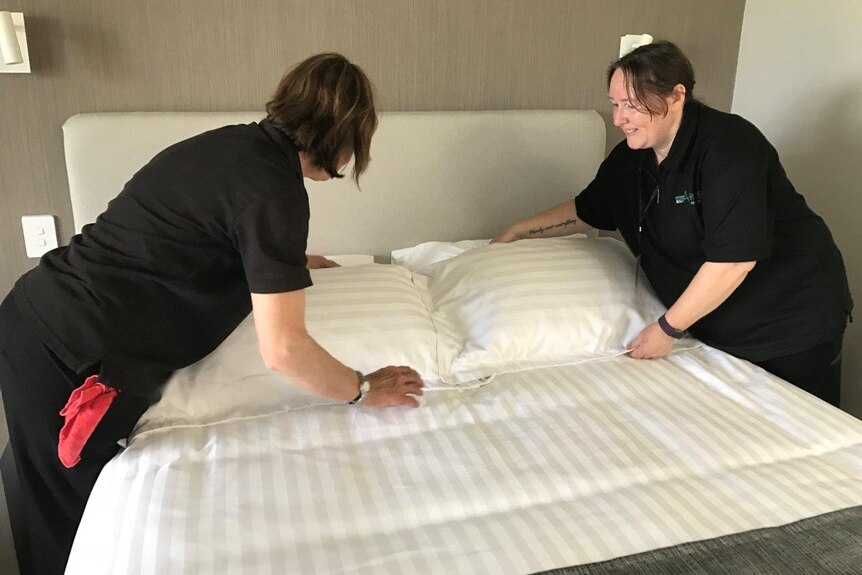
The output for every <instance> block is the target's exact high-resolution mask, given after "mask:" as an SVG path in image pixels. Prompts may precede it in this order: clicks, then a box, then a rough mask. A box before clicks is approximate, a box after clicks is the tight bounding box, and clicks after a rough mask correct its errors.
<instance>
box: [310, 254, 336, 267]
mask: <svg viewBox="0 0 862 575" xmlns="http://www.w3.org/2000/svg"><path fill="white" fill-rule="evenodd" d="M307 259H308V263H306V264H305V267H306V268H308V269H310V270H319V269H321V268H340V267H341V266H340V265H338V264H337V263H335V262H334V261H332V260H331V259H329V258H326V257H323V256H307Z"/></svg>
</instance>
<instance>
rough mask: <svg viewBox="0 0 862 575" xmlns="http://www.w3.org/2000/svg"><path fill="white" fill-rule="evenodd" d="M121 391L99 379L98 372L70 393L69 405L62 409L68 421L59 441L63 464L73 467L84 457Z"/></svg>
mask: <svg viewBox="0 0 862 575" xmlns="http://www.w3.org/2000/svg"><path fill="white" fill-rule="evenodd" d="M118 393H119V392H118V391H117V390H116V389H114V388H113V387H109V386H107V385H105V384H104V383H100V382H99V376H97V375H91V376H90V377H88V378H87V379H86V380H85V381H84V384H83V385H82V386H81V387H79V388H78V389H76V390H75V391H73V392H72V395H70V396H69V401H68V402H67V403H66V407H64V408H63V409H62V410H61V411H60V415H62V416H63V417H65V418H66V423H64V424H63V429H61V430H60V441H59V442H58V443H57V454H58V455H59V456H60V462H61V463H62V464H63V465H64V466H66V467H74V466H75V465H77V464H78V462H79V461H81V450H83V449H84V445H86V444H87V440H88V439H90V436H91V435H93V431H94V430H95V429H96V426H97V425H99V422H100V421H101V420H102V417H104V416H105V413H107V411H108V408H109V407H111V402H113V401H114V398H115V397H117V394H118Z"/></svg>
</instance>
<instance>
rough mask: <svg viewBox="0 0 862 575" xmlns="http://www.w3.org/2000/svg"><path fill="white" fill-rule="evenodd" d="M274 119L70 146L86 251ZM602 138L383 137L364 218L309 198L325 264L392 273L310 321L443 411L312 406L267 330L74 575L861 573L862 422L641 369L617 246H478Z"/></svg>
mask: <svg viewBox="0 0 862 575" xmlns="http://www.w3.org/2000/svg"><path fill="white" fill-rule="evenodd" d="M258 117H259V116H258V115H257V114H251V113H249V114H242V113H239V114H237V113H227V114H84V115H79V116H75V117H73V118H71V119H70V120H69V121H68V122H67V123H66V125H65V126H64V137H65V143H66V158H67V168H68V173H69V182H70V191H71V197H72V202H73V211H74V215H75V225H76V228H78V229H80V227H81V226H82V225H84V224H85V223H87V222H90V221H93V220H94V219H95V217H96V216H97V215H98V213H100V212H101V211H102V210H103V209H104V206H105V205H106V203H107V202H108V201H109V200H110V199H111V198H112V197H113V195H115V194H116V193H117V191H118V190H119V189H121V187H122V184H123V182H124V181H125V180H126V179H128V177H129V176H130V175H131V174H132V173H133V172H134V171H135V170H136V169H137V168H138V167H139V166H141V165H143V163H144V162H146V161H147V159H149V157H151V156H152V155H153V154H155V153H156V152H157V151H159V150H160V149H161V148H163V147H165V146H166V145H168V144H170V143H172V142H174V141H178V140H180V139H182V138H185V137H188V136H190V135H193V134H195V133H198V132H201V131H203V130H206V129H209V128H212V127H217V126H221V125H224V124H230V123H239V122H248V121H253V120H256V119H258ZM119 134H122V137H118V135H119ZM604 134H605V129H604V125H603V122H602V121H601V119H600V117H599V116H598V114H596V113H595V112H591V111H548V112H481V113H472V112H471V113H468V112H460V113H459V112H428V113H386V114H383V116H382V118H381V123H380V129H379V132H378V135H377V136H376V137H375V140H374V143H373V148H372V155H373V158H374V161H373V162H372V165H371V167H370V169H369V171H368V173H367V176H366V177H364V178H363V180H362V190H361V191H357V190H355V188H354V185H353V184H352V183H351V182H349V181H338V182H333V183H326V184H309V185H308V188H309V197H310V202H311V212H312V227H311V235H310V238H309V251H310V253H322V254H337V255H345V254H353V255H356V254H363V255H365V256H368V257H373V258H374V259H375V260H376V261H377V262H378V263H364V264H361V265H356V266H349V267H344V268H340V269H337V270H319V271H316V272H315V273H314V275H313V279H314V282H315V285H314V286H313V287H312V288H310V289H309V290H308V312H307V321H308V324H309V330H310V332H311V333H312V335H314V336H315V337H316V338H317V339H318V340H319V341H320V342H321V343H322V344H323V345H324V346H325V347H327V349H329V350H330V351H332V352H333V354H334V355H336V357H339V358H340V359H342V360H343V361H345V362H346V363H348V364H349V365H352V366H353V367H355V368H357V369H360V370H369V369H374V368H376V367H379V366H381V365H384V364H387V363H395V364H399V363H405V364H409V365H412V366H414V367H416V369H418V370H419V371H420V372H421V373H422V375H423V377H424V378H425V380H426V382H427V384H428V389H427V392H426V394H425V396H424V397H423V399H422V406H421V407H420V408H419V409H416V410H409V409H395V410H380V411H379V410H373V409H362V408H359V409H357V408H351V407H347V406H344V405H337V404H334V403H333V402H329V401H325V400H321V399H320V398H316V397H314V396H311V395H310V394H308V393H306V392H303V391H301V390H300V389H298V388H296V387H295V386H293V385H292V384H291V383H290V382H289V381H287V380H285V379H283V378H282V377H281V376H279V375H277V374H275V373H273V372H269V371H267V370H266V369H265V368H264V367H263V365H262V363H261V361H260V358H259V356H258V354H257V349H256V341H255V338H254V330H253V323H252V319H251V318H248V319H246V321H245V322H243V324H242V325H240V326H239V327H238V328H237V330H236V331H235V332H234V333H233V334H232V335H231V336H230V337H229V338H228V339H227V340H226V341H225V342H224V343H223V344H222V346H220V347H219V348H218V349H217V350H216V351H215V352H213V353H212V354H211V355H210V356H208V357H207V358H204V359H203V360H202V361H201V362H199V363H198V364H195V365H194V366H191V367H189V368H187V369H185V370H182V371H180V372H178V373H177V374H176V375H175V376H174V378H173V379H172V380H171V381H170V382H169V383H168V385H167V387H166V389H165V392H164V396H163V399H162V401H161V402H159V403H158V404H156V405H154V406H153V407H152V408H151V409H150V410H149V411H148V412H147V413H146V414H145V415H144V416H143V417H142V419H141V421H140V422H139V423H138V426H137V427H136V429H135V431H134V433H133V434H132V436H131V437H130V439H129V442H128V445H127V447H126V448H125V449H124V450H123V451H122V452H121V453H120V454H118V455H117V457H116V458H115V459H114V460H113V461H112V462H111V463H110V464H109V465H108V466H107V467H106V468H105V469H104V471H103V473H102V475H101V476H100V478H99V480H98V483H97V485H96V487H95V489H94V491H93V494H92V496H91V498H90V501H89V503H88V506H87V510H86V512H85V515H84V518H83V521H82V523H81V526H80V529H79V532H78V534H77V537H76V540H75V544H74V548H73V550H72V555H71V558H70V562H69V565H68V568H67V573H70V574H73V575H76V574H79V573H80V574H84V573H86V574H88V575H92V574H100V573H130V574H132V573H134V574H137V573H140V574H144V573H158V574H162V573H225V574H227V573H278V574H282V573H375V574H376V573H536V572H559V573H606V572H607V573H669V572H702V573H728V572H747V573H790V572H818V573H822V572H835V573H839V572H841V573H850V572H854V570H858V568H859V567H858V566H859V565H860V564H862V549H860V547H862V545H860V541H862V513H860V507H859V506H860V505H862V422H859V421H858V420H856V419H854V418H853V417H851V416H849V415H847V414H845V413H843V412H841V411H839V410H837V409H835V408H833V407H831V406H829V405H827V404H826V403H824V402H821V401H819V400H817V399H816V398H814V397H812V396H809V395H808V394H806V393H804V392H802V391H800V390H798V389H796V388H794V387H793V386H790V385H789V384H787V383H785V382H783V381H781V380H779V379H777V378H775V377H773V376H771V375H769V374H768V373H766V372H764V371H763V370H761V369H759V368H757V367H756V366H753V365H752V364H749V363H747V362H745V361H741V360H738V359H735V358H733V357H730V356H728V355H727V354H724V353H722V352H720V351H718V350H715V349H712V348H710V347H708V346H705V345H702V344H700V343H699V342H697V341H695V340H690V339H688V340H683V341H681V342H680V343H679V344H678V345H677V347H676V348H675V350H674V352H672V353H671V354H670V355H669V356H668V357H667V358H664V359H661V360H655V361H640V362H639V361H636V360H632V359H630V358H628V357H627V356H626V355H625V353H624V351H625V343H626V342H627V341H630V339H631V338H632V337H633V335H634V334H636V333H637V331H638V330H639V328H640V327H642V326H643V325H644V324H645V322H648V321H652V320H654V318H655V317H656V316H657V314H659V313H661V306H660V304H658V302H657V301H656V299H655V296H654V294H652V292H651V290H650V289H649V286H648V285H644V282H643V279H642V278H641V282H640V283H638V284H635V281H634V260H633V259H632V258H631V256H630V255H629V254H628V252H627V250H626V249H625V248H624V246H622V244H620V243H619V242H617V241H616V240H615V239H612V238H586V237H570V238H561V239H554V240H535V241H530V242H517V243H515V244H511V245H507V246H499V245H491V246H488V245H484V243H485V242H478V241H466V242H465V241H463V240H475V239H476V238H488V237H492V236H493V235H494V234H495V233H497V232H499V231H500V230H501V229H503V227H504V226H505V225H507V224H509V223H511V222H513V221H515V220H516V219H519V218H521V217H523V216H524V215H526V214H529V213H533V212H536V211H538V210H541V209H544V208H546V207H549V206H551V205H553V204H555V203H558V202H560V201H562V200H563V199H565V198H568V197H571V196H572V195H573V194H574V193H575V192H576V191H578V190H579V189H581V188H582V187H583V186H584V185H585V184H586V183H587V182H588V181H589V179H590V178H591V177H592V175H593V174H594V172H595V170H596V168H597V166H598V164H599V163H600V161H601V159H602V157H603V153H604V148H605V141H604ZM427 242H432V243H427ZM390 259H391V261H392V263H387V262H389V261H390Z"/></svg>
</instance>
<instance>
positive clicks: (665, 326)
mask: <svg viewBox="0 0 862 575" xmlns="http://www.w3.org/2000/svg"><path fill="white" fill-rule="evenodd" d="M658 326H659V327H660V328H661V330H662V331H663V332H665V333H666V334H667V335H669V336H670V337H672V338H674V339H680V338H681V337H683V336H684V335H685V332H684V331H680V330H678V329H676V328H675V327H673V326H672V325H670V324H669V323H668V322H667V318H665V317H664V315H663V314H662V316H661V317H660V318H658Z"/></svg>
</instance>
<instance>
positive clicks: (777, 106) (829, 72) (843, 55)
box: [732, 0, 862, 418]
mask: <svg viewBox="0 0 862 575" xmlns="http://www.w3.org/2000/svg"><path fill="white" fill-rule="evenodd" d="M860 23H862V2H860V1H859V0H830V1H829V2H821V1H818V0H748V3H747V4H746V6H745V20H744V23H743V26H742V40H741V44H740V50H739V67H738V71H737V76H736V91H735V93H734V96H733V106H732V111H733V112H734V113H737V114H740V115H741V116H743V117H745V118H748V119H749V120H751V121H752V122H754V124H755V125H757V126H758V127H759V128H760V130H761V131H762V132H763V133H764V134H766V137H767V138H769V139H770V141H771V142H772V144H773V145H774V146H775V147H776V149H777V150H778V154H779V156H780V157H781V161H782V164H783V165H784V168H785V170H787V173H788V175H789V176H790V179H791V181H792V182H793V183H794V185H795V186H796V189H797V190H798V191H799V192H800V193H801V194H802V195H804V196H805V198H806V200H807V201H808V204H809V205H810V206H811V207H812V208H813V209H814V211H816V212H817V213H818V214H820V215H821V216H822V217H823V219H824V220H825V221H826V223H827V224H828V225H829V228H830V229H831V230H832V235H833V236H834V238H835V242H836V243H837V244H838V247H839V248H840V249H841V252H842V253H843V255H844V263H845V265H846V266H847V274H848V276H849V280H850V289H851V291H852V292H853V299H854V300H855V301H856V304H857V306H859V305H862V257H860V255H859V254H860V252H862V226H860V225H859V216H860V215H862V194H860V193H859V186H860V182H862V163H860V158H862V143H860V139H859V134H860V133H862V114H860V112H859V107H860V105H862V60H860V58H859V55H860V54H862V37H860V36H859V33H858V26H859V24H860ZM857 309H859V308H858V307H857ZM860 316H862V313H860V312H858V311H857V313H856V317H857V318H858V317H860ZM843 367H844V385H843V389H842V392H843V393H842V402H841V406H842V408H843V409H844V410H845V411H848V412H850V413H852V414H853V415H855V416H856V417H860V418H862V329H860V324H859V322H858V321H857V323H855V324H851V325H850V327H849V329H848V330H847V334H846V336H845V339H844V365H843Z"/></svg>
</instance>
